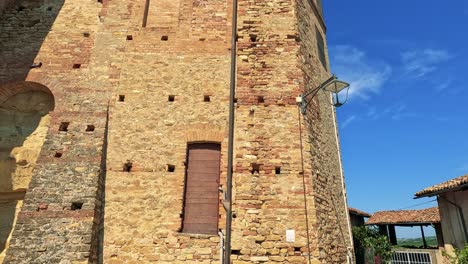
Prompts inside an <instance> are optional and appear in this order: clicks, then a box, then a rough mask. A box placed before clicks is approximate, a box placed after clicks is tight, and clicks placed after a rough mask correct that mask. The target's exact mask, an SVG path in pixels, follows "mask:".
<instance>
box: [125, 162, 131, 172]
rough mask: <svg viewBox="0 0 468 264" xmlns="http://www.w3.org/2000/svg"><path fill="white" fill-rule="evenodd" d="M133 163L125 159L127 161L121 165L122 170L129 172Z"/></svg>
mask: <svg viewBox="0 0 468 264" xmlns="http://www.w3.org/2000/svg"><path fill="white" fill-rule="evenodd" d="M132 167H133V163H131V162H130V161H128V160H127V162H126V163H125V164H124V165H123V171H125V172H130V171H132Z"/></svg>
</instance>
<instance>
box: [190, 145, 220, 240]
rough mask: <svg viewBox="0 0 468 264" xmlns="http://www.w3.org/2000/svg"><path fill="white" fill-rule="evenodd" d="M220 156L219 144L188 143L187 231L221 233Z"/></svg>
mask: <svg viewBox="0 0 468 264" xmlns="http://www.w3.org/2000/svg"><path fill="white" fill-rule="evenodd" d="M220 159H221V147H220V145H219V144H205V143H203V144H190V145H189V146H188V156H187V175H186V177H187V179H186V182H185V204H184V222H183V228H182V231H183V232H184V233H196V234H216V233H217V232H218V210H219V190H218V188H219V171H220V170H219V168H220Z"/></svg>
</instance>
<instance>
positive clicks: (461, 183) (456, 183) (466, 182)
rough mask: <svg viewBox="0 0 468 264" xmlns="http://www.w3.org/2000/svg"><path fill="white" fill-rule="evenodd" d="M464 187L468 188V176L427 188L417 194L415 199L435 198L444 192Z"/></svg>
mask: <svg viewBox="0 0 468 264" xmlns="http://www.w3.org/2000/svg"><path fill="white" fill-rule="evenodd" d="M463 187H468V175H465V176H461V177H458V178H455V179H451V180H449V181H446V182H443V183H441V184H437V185H434V186H432V187H429V188H426V189H424V190H422V191H420V192H417V193H416V194H415V197H416V198H420V197H424V196H434V195H437V194H439V193H442V192H447V191H451V190H458V189H462V188H463Z"/></svg>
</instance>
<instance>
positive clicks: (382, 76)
mask: <svg viewBox="0 0 468 264" xmlns="http://www.w3.org/2000/svg"><path fill="white" fill-rule="evenodd" d="M330 54H331V65H332V68H333V71H334V72H336V73H337V75H338V76H339V77H340V79H343V80H345V81H347V82H349V83H350V84H351V87H350V90H349V98H350V99H351V98H353V97H358V98H361V99H364V100H366V99H369V98H370V97H371V96H372V95H374V94H378V93H379V92H380V90H381V89H382V87H383V86H384V83H385V82H386V81H387V80H388V79H389V77H390V75H391V73H392V68H391V67H390V66H389V65H388V64H386V63H383V62H378V61H374V60H371V59H369V58H368V56H367V55H366V53H365V52H364V51H362V50H360V49H358V48H355V47H352V46H348V45H339V46H332V47H330Z"/></svg>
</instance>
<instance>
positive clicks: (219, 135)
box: [185, 124, 225, 143]
mask: <svg viewBox="0 0 468 264" xmlns="http://www.w3.org/2000/svg"><path fill="white" fill-rule="evenodd" d="M224 138H225V132H224V130H223V129H222V128H221V127H217V126H214V125H211V124H210V125H207V124H200V125H193V126H191V127H188V128H187V130H186V133H185V141H186V142H188V143H201V142H211V143H222V142H223V140H224Z"/></svg>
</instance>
